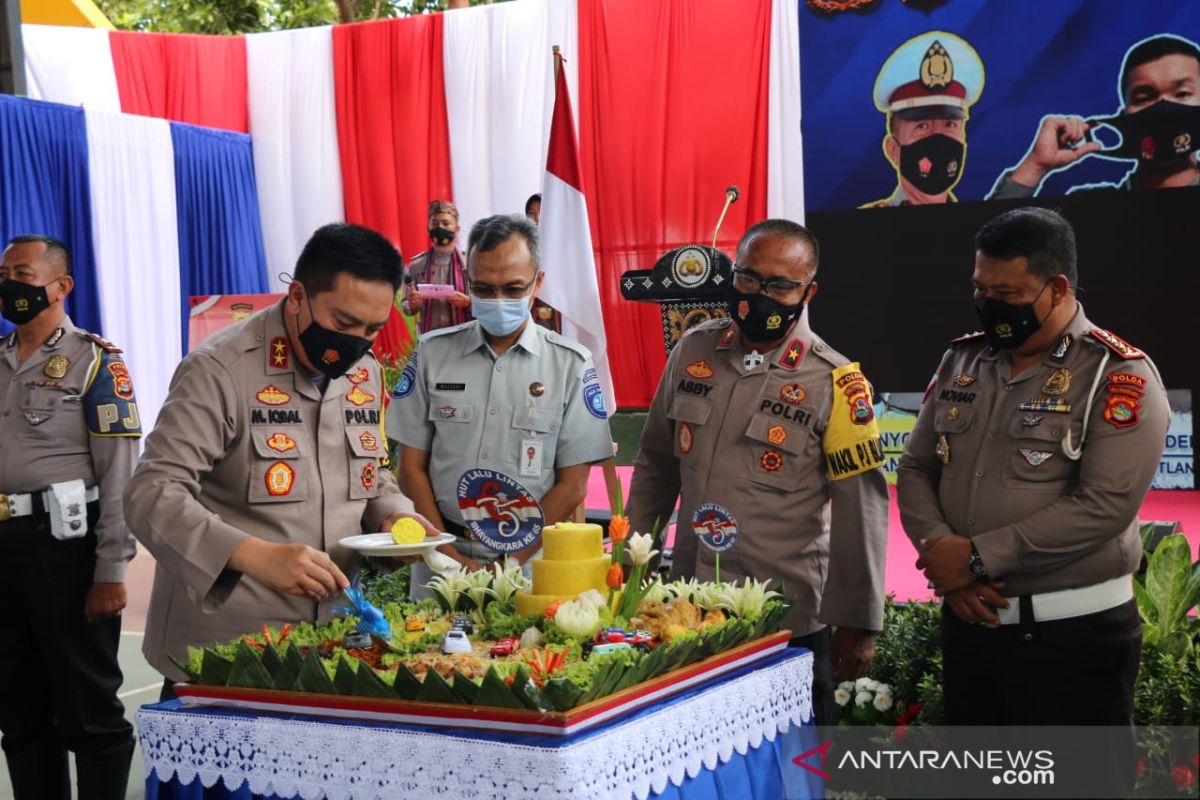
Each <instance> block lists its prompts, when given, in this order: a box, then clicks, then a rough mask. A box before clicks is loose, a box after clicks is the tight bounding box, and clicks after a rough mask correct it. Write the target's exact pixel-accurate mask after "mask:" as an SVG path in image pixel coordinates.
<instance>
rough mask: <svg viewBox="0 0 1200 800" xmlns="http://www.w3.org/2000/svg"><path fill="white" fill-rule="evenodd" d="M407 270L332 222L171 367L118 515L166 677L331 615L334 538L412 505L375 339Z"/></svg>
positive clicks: (341, 557)
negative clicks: (251, 303) (146, 591)
mask: <svg viewBox="0 0 1200 800" xmlns="http://www.w3.org/2000/svg"><path fill="white" fill-rule="evenodd" d="M402 279H403V267H402V265H401V261H400V254H399V253H397V252H396V248H394V247H392V245H391V244H389V243H388V241H387V240H386V239H385V238H383V237H382V236H381V235H379V234H378V233H376V232H375V231H372V230H368V229H367V228H362V227H359V226H357V225H348V224H341V223H337V224H330V225H326V226H324V227H322V228H320V229H318V230H317V231H316V232H315V233H314V234H313V235H312V237H311V238H310V239H309V240H308V243H307V244H306V245H305V246H304V250H303V251H302V252H301V254H300V258H299V259H298V260H297V262H296V272H295V276H294V280H293V281H292V283H291V284H290V285H289V286H288V290H287V295H286V296H285V297H284V298H283V299H282V300H281V301H279V302H278V303H276V304H275V305H273V306H271V307H270V308H267V309H264V310H262V311H260V312H259V313H257V314H255V315H253V316H251V317H248V318H247V319H244V320H242V321H241V322H239V323H237V324H235V325H233V326H232V327H230V328H227V329H226V330H224V331H222V332H220V333H218V334H217V335H215V336H213V337H211V338H209V339H207V340H206V341H204V342H203V343H202V344H201V345H200V346H199V348H197V349H196V350H194V351H193V352H192V353H191V354H190V355H188V357H187V358H185V359H184V360H183V362H182V363H181V364H180V365H179V368H178V369H177V370H176V371H175V376H174V377H173V378H172V380H171V388H170V393H169V394H168V396H167V400H166V402H165V403H164V404H163V407H162V411H161V412H160V413H159V416H158V422H157V424H156V425H155V428H154V431H153V433H151V434H150V435H149V436H148V437H147V438H146V452H145V454H144V455H143V457H142V460H141V463H139V464H138V467H137V470H136V472H135V473H134V475H133V478H131V479H130V481H129V486H128V488H127V489H126V492H125V516H126V518H127V519H128V520H129V527H130V529H131V530H132V531H133V533H134V535H135V536H137V537H138V539H139V540H140V541H141V542H142V543H143V544H144V545H145V546H146V547H147V548H148V549H149V550H150V552H152V553H153V554H154V558H155V559H156V561H157V568H156V570H155V574H154V592H153V594H152V595H151V597H150V614H149V619H148V620H147V623H146V639H145V644H144V645H143V652H144V653H145V655H146V660H147V661H149V662H150V664H151V666H153V667H154V668H155V669H157V670H158V671H159V672H161V673H162V674H163V675H164V676H166V678H167V681H166V684H165V685H164V691H163V695H164V696H170V695H171V694H172V691H171V683H172V681H173V680H182V679H183V673H182V672H181V671H180V670H179V669H178V668H177V667H176V666H175V665H174V664H172V663H171V661H170V659H169V658H168V656H173V657H174V658H176V659H179V660H181V661H182V660H184V659H186V657H187V647H188V645H193V646H196V645H207V644H210V643H212V642H220V641H226V640H228V639H231V638H233V637H236V636H238V635H239V634H243V633H247V632H250V631H257V630H260V629H261V628H262V626H263V625H264V624H266V625H274V626H282V625H284V624H285V623H292V622H301V621H308V622H313V621H316V620H318V619H327V618H328V617H329V616H330V614H331V613H332V610H333V608H334V604H335V603H337V602H339V597H340V596H341V594H342V590H343V589H344V588H345V587H346V586H347V585H349V581H348V580H347V579H346V573H347V572H349V571H351V569H352V566H353V565H354V563H355V562H354V556H353V554H352V553H351V551H350V550H348V549H347V548H345V547H342V546H340V545H339V544H338V543H339V541H340V540H341V539H344V538H346V537H348V536H352V535H355V534H360V533H363V532H364V531H380V530H389V529H390V528H391V526H392V523H393V522H394V521H396V520H397V519H399V518H401V517H405V516H411V517H415V518H417V519H418V521H421V522H422V523H423V524H424V525H425V526H426V529H427V531H428V530H430V529H429V527H428V523H427V522H425V521H424V520H423V519H421V518H420V516H419V515H416V514H413V513H412V509H413V506H412V503H411V502H409V500H408V498H407V497H405V496H404V494H403V493H401V491H400V489H399V488H398V487H397V486H396V482H395V480H394V479H393V478H392V474H391V472H389V471H388V470H387V468H386V453H387V441H386V439H385V438H384V435H383V392H384V390H383V376H382V371H381V369H380V366H379V364H378V362H376V361H375V358H374V356H373V355H372V354H371V344H372V342H373V341H374V340H375V338H376V336H378V335H379V331H380V329H382V328H383V325H384V323H385V322H387V319H388V315H389V313H390V312H391V311H392V298H393V295H394V293H395V291H396V289H397V288H398V287H399V286H400V283H401V280H402Z"/></svg>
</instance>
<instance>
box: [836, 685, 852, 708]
mask: <svg viewBox="0 0 1200 800" xmlns="http://www.w3.org/2000/svg"><path fill="white" fill-rule="evenodd" d="M833 702H835V703H837V704H838V705H839V706H844V705H846V703H849V702H850V693H849V692H848V691H846V690H845V689H843V688H842V687H840V686H839V687H838V688H837V689H836V690H835V691H834V693H833Z"/></svg>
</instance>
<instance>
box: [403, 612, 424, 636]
mask: <svg viewBox="0 0 1200 800" xmlns="http://www.w3.org/2000/svg"><path fill="white" fill-rule="evenodd" d="M404 630H405V631H406V632H408V633H420V632H422V631H424V630H425V620H424V619H422V618H421V617H418V616H417V615H415V614H413V615H412V616H409V617H405V618H404Z"/></svg>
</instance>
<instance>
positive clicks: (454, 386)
mask: <svg viewBox="0 0 1200 800" xmlns="http://www.w3.org/2000/svg"><path fill="white" fill-rule="evenodd" d="M433 388H434V390H435V391H439V392H462V391H466V388H467V385H466V384H465V383H436V384H434V386H433Z"/></svg>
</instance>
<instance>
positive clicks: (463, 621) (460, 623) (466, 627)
mask: <svg viewBox="0 0 1200 800" xmlns="http://www.w3.org/2000/svg"><path fill="white" fill-rule="evenodd" d="M450 626H451V627H452V628H461V629H462V632H463V633H465V634H467V635H468V636H472V635H474V633H475V623H473V622H471V618H470V617H466V616H463V615H462V614H458V615H456V616H455V617H454V619H452V620H450Z"/></svg>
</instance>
